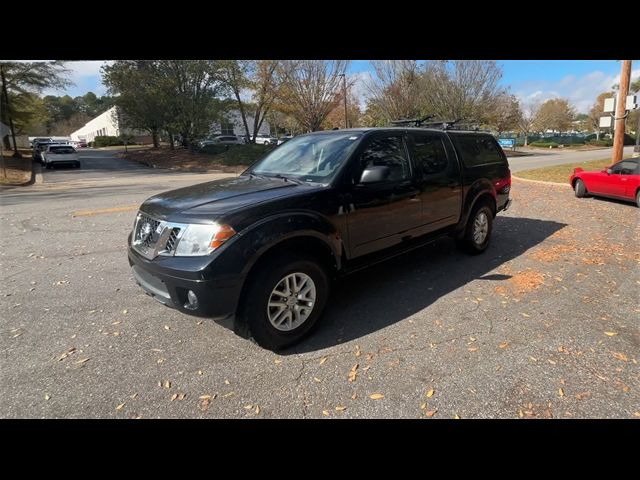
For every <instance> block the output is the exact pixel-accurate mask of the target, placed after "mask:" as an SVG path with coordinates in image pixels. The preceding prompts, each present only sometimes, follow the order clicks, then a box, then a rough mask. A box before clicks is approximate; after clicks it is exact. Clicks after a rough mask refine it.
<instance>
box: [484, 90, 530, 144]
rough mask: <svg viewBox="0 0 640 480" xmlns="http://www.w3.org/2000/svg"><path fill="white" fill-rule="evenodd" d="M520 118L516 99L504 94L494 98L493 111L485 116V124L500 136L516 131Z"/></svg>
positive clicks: (520, 113) (518, 104) (518, 103)
mask: <svg viewBox="0 0 640 480" xmlns="http://www.w3.org/2000/svg"><path fill="white" fill-rule="evenodd" d="M521 118H522V112H521V111H520V102H519V101H518V99H517V98H516V97H515V96H514V95H509V94H506V93H504V94H502V95H500V96H498V97H497V98H496V100H495V103H494V106H493V109H492V111H491V113H490V114H488V116H487V124H488V125H489V126H490V127H491V128H492V129H494V130H496V131H497V132H498V135H500V134H501V133H502V132H506V131H511V130H516V129H517V128H518V125H519V123H520V120H521Z"/></svg>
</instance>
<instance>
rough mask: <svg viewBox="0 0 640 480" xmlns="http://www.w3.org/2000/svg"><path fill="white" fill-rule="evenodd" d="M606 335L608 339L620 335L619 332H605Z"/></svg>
mask: <svg viewBox="0 0 640 480" xmlns="http://www.w3.org/2000/svg"><path fill="white" fill-rule="evenodd" d="M604 334H605V335H607V336H608V337H614V336H616V335H617V334H618V332H604Z"/></svg>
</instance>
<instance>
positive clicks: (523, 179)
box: [511, 175, 570, 187]
mask: <svg viewBox="0 0 640 480" xmlns="http://www.w3.org/2000/svg"><path fill="white" fill-rule="evenodd" d="M511 178H512V179H515V180H519V181H521V182H530V183H539V184H542V185H556V186H558V185H560V186H563V187H565V186H570V185H569V182H567V183H566V184H565V183H559V182H545V181H544V180H530V179H528V178H522V177H517V176H515V175H511Z"/></svg>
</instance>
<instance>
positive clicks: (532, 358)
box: [529, 356, 538, 362]
mask: <svg viewBox="0 0 640 480" xmlns="http://www.w3.org/2000/svg"><path fill="white" fill-rule="evenodd" d="M529 358H530V359H531V361H532V362H537V361H538V359H537V358H536V357H532V356H529Z"/></svg>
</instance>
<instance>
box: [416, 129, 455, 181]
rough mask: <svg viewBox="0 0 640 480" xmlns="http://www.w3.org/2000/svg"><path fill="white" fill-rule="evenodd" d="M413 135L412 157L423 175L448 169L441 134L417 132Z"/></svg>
mask: <svg viewBox="0 0 640 480" xmlns="http://www.w3.org/2000/svg"><path fill="white" fill-rule="evenodd" d="M411 137H412V139H413V142H412V143H411V146H410V147H409V148H410V151H411V158H413V161H414V164H415V166H416V169H417V170H418V172H420V173H421V174H422V176H423V177H424V176H428V175H433V174H436V173H441V172H444V171H445V170H447V165H448V164H447V154H446V153H445V150H444V145H443V144H442V139H441V138H440V137H439V136H437V135H425V134H420V133H417V134H412V135H411Z"/></svg>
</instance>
